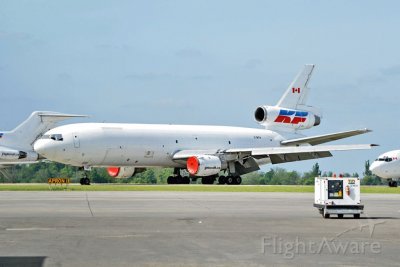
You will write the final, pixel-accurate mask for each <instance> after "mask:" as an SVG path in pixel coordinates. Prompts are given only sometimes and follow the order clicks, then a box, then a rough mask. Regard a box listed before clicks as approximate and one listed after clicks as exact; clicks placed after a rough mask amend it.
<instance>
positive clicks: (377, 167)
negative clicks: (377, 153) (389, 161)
mask: <svg viewBox="0 0 400 267" xmlns="http://www.w3.org/2000/svg"><path fill="white" fill-rule="evenodd" d="M380 165H381V164H379V163H378V162H376V161H375V162H373V163H372V164H371V166H369V170H370V171H371V172H372V173H373V174H375V175H378V176H379V175H380V169H381V168H380Z"/></svg>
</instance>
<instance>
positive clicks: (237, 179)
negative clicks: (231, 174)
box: [235, 176, 242, 185]
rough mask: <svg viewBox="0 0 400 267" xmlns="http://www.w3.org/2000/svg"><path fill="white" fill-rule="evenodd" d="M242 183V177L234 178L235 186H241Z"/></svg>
mask: <svg viewBox="0 0 400 267" xmlns="http://www.w3.org/2000/svg"><path fill="white" fill-rule="evenodd" d="M241 183H242V177H240V176H236V177H235V184H238V185H239V184H241Z"/></svg>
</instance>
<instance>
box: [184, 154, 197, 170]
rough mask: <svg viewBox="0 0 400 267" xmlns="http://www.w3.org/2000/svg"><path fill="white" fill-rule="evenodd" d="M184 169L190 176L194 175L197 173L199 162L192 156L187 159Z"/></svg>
mask: <svg viewBox="0 0 400 267" xmlns="http://www.w3.org/2000/svg"><path fill="white" fill-rule="evenodd" d="M186 168H187V170H188V172H189V173H190V174H191V175H195V174H196V173H197V172H198V171H199V160H198V159H197V157H195V156H193V157H190V158H188V159H187V161H186Z"/></svg>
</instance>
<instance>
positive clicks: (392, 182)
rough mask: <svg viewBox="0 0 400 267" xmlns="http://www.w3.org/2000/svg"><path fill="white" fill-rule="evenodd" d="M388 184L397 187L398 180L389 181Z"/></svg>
mask: <svg viewBox="0 0 400 267" xmlns="http://www.w3.org/2000/svg"><path fill="white" fill-rule="evenodd" d="M388 185H389V187H397V181H389V182H388Z"/></svg>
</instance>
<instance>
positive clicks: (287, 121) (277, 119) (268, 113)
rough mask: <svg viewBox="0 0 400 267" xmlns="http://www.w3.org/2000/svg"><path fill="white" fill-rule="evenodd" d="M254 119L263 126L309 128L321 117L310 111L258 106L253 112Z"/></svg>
mask: <svg viewBox="0 0 400 267" xmlns="http://www.w3.org/2000/svg"><path fill="white" fill-rule="evenodd" d="M254 118H255V120H256V121H257V122H258V123H259V124H261V125H264V126H277V127H289V128H293V129H296V130H303V129H310V128H312V127H314V126H318V125H320V123H321V117H320V116H318V115H315V114H314V113H312V112H310V111H302V110H295V109H286V108H280V107H271V106H260V107H258V108H257V109H256V111H255V112H254Z"/></svg>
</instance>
